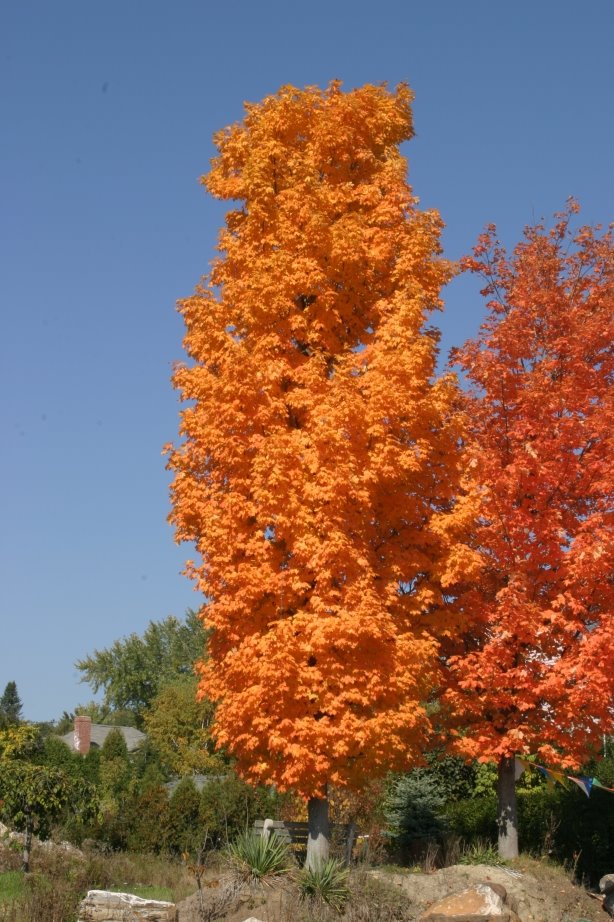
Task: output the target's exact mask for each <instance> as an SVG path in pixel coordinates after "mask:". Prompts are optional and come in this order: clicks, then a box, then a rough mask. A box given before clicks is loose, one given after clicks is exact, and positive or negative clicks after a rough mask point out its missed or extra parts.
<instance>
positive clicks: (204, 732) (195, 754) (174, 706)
mask: <svg viewBox="0 0 614 922" xmlns="http://www.w3.org/2000/svg"><path fill="white" fill-rule="evenodd" d="M197 685H198V681H197V679H196V676H191V675H188V676H181V677H180V678H179V679H176V680H175V681H174V682H170V683H169V684H168V685H165V686H164V687H163V688H162V689H160V691H159V692H158V694H157V695H156V697H155V698H154V700H153V702H152V705H151V707H150V708H149V710H148V711H146V713H145V716H144V722H145V731H146V732H147V735H148V737H149V740H150V742H151V743H152V745H153V746H154V747H155V748H156V750H157V751H158V753H159V756H160V762H161V764H162V766H163V768H164V769H165V770H166V771H167V772H168V773H169V774H171V775H178V776H179V777H183V776H184V775H191V774H195V773H201V774H214V775H216V774H220V772H225V771H226V768H227V765H226V763H225V761H224V759H223V758H222V757H221V756H220V755H219V754H215V753H214V744H213V741H212V739H211V735H210V733H209V727H210V724H211V721H212V719H213V711H214V707H213V704H212V703H211V702H210V701H208V700H207V699H203V700H201V701H198V700H197V699H196V692H197Z"/></svg>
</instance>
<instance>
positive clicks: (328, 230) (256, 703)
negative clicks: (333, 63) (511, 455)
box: [169, 83, 474, 796]
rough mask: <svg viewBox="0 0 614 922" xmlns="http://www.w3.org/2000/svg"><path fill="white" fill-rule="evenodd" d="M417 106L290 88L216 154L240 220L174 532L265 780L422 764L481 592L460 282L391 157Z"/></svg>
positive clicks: (191, 337) (356, 774)
mask: <svg viewBox="0 0 614 922" xmlns="http://www.w3.org/2000/svg"><path fill="white" fill-rule="evenodd" d="M411 98H412V96H411V92H410V91H409V89H408V88H407V87H405V86H400V87H398V88H397V90H396V91H395V92H389V91H388V90H387V89H386V88H384V87H379V86H377V87H376V86H364V87H362V88H360V89H357V90H353V91H351V92H348V93H343V92H342V91H341V88H340V85H339V84H337V83H335V84H332V85H331V86H330V87H329V88H328V89H327V90H326V91H321V90H320V89H318V88H315V87H310V88H307V89H305V90H298V89H295V88H294V87H284V88H282V89H281V90H280V91H279V93H278V94H276V95H275V96H271V97H269V98H267V99H265V100H264V101H263V102H262V103H259V104H256V105H252V104H249V105H246V115H245V118H244V120H243V122H242V123H241V124H237V125H233V126H231V127H230V128H227V129H225V130H224V131H222V132H220V133H219V134H218V135H217V136H216V144H217V148H218V156H217V157H216V158H215V159H214V160H213V161H212V166H211V170H210V172H209V173H208V174H207V175H206V176H205V177H204V178H203V183H204V185H205V187H206V188H207V189H208V190H209V192H210V193H211V194H213V195H214V196H216V197H218V198H223V199H233V200H236V206H235V207H234V210H232V211H230V212H229V214H228V215H227V218H226V225H225V227H224V229H223V230H222V232H221V234H220V242H219V257H218V258H217V260H216V261H215V262H214V264H213V267H212V270H211V273H210V274H209V276H207V277H206V278H204V279H203V280H202V283H201V285H200V286H199V287H198V289H197V290H196V292H195V294H194V295H193V296H192V297H189V298H186V299H185V300H184V301H183V302H181V304H180V309H181V311H182V313H183V316H184V319H185V323H186V328H187V332H186V337H185V348H186V351H187V353H188V355H189V357H190V359H191V360H192V361H191V364H190V365H186V366H183V367H180V368H178V369H177V371H176V373H175V378H174V381H175V386H176V387H177V388H178V390H179V392H180V394H181V397H182V398H183V399H184V400H185V401H188V402H189V403H188V406H187V407H186V408H185V409H184V410H183V412H182V423H181V435H182V436H183V442H182V443H181V444H180V445H178V446H177V447H176V448H175V449H174V450H173V451H172V452H171V454H170V461H169V465H170V468H171V469H172V470H173V471H174V475H175V477H174V483H173V487H172V499H173V513H172V517H171V518H172V521H173V522H174V524H175V526H176V533H177V538H178V540H188V541H194V542H195V543H196V547H197V550H198V553H199V560H198V561H197V562H195V563H194V565H193V568H192V571H191V572H192V575H193V576H194V578H195V580H196V581H197V586H198V588H199V589H200V591H202V593H203V594H204V595H206V596H207V597H208V599H210V602H209V604H207V605H206V607H205V608H204V609H203V614H204V617H205V620H206V624H207V625H208V626H210V627H211V628H212V629H213V631H212V635H211V641H210V650H209V654H210V655H209V659H208V661H207V663H206V664H204V665H203V666H202V672H201V688H202V691H203V693H204V694H206V695H209V696H211V697H212V698H214V699H216V700H217V701H218V702H219V704H218V709H217V717H216V723H215V728H214V733H215V734H216V736H217V739H218V741H219V742H220V743H221V744H223V745H225V746H227V747H228V749H229V750H231V751H232V752H233V753H234V755H235V756H236V758H237V759H238V766H239V768H240V769H241V770H242V771H243V773H244V774H245V775H247V776H248V777H250V778H252V779H253V780H258V781H263V782H275V783H276V784H277V785H279V787H280V788H282V789H283V788H288V787H291V788H294V789H296V790H298V791H300V792H301V793H302V794H303V795H305V796H316V795H317V794H318V793H321V792H322V791H323V789H324V786H325V784H326V783H327V782H333V783H335V784H339V785H348V786H356V787H359V786H360V785H361V783H362V780H363V779H365V778H367V777H369V776H370V775H373V774H378V773H381V772H383V771H385V770H386V769H387V768H395V767H396V768H401V767H403V766H405V765H407V764H409V763H410V762H411V760H412V759H413V758H414V757H415V755H416V754H417V753H419V751H420V750H421V748H422V745H423V742H424V736H425V733H426V732H427V731H428V719H427V716H426V713H425V709H424V701H425V700H426V698H427V697H428V695H429V694H430V693H431V691H432V689H433V688H434V687H435V686H436V684H437V681H438V677H437V670H438V656H437V654H438V651H439V642H440V640H441V639H442V638H445V637H446V636H448V635H453V634H454V633H455V631H456V628H457V626H456V623H455V617H456V615H455V613H454V611H453V609H452V606H451V605H450V604H449V600H448V601H447V600H446V596H444V589H445V591H446V592H450V593H452V592H453V589H454V587H455V585H456V584H457V582H458V581H459V579H461V578H462V577H465V576H466V575H467V574H468V573H470V572H471V567H472V565H473V560H474V555H473V552H472V551H471V550H470V549H467V548H465V547H464V546H463V545H462V544H461V543H459V542H458V540H457V539H458V537H459V536H462V535H463V534H464V529H465V526H466V520H467V517H468V510H466V509H465V506H464V505H463V503H462V502H460V503H458V504H456V505H455V503H454V497H455V496H456V495H457V494H458V485H459V478H460V457H459V451H460V449H459V436H460V435H461V433H462V426H463V422H462V419H461V417H460V415H459V413H458V394H457V391H456V388H455V385H454V382H453V380H451V379H449V378H443V379H441V380H439V381H437V382H434V381H433V372H434V363H435V357H436V336H435V335H434V333H433V332H432V331H429V330H428V329H426V328H425V323H426V321H427V319H428V316H429V314H430V312H431V311H432V310H433V309H435V308H438V307H439V306H440V289H441V286H442V285H443V284H444V283H445V281H446V280H447V279H448V278H449V275H450V268H449V266H448V265H447V264H446V263H445V261H443V260H442V259H441V257H440V248H439V235H440V231H441V220H440V217H439V215H438V214H437V213H436V212H432V211H428V212H422V211H420V210H419V209H418V207H417V203H416V200H415V199H414V197H413V195H412V192H411V190H410V188H409V187H408V185H407V182H406V168H407V164H406V162H405V160H404V159H403V157H401V155H400V153H399V150H398V145H399V144H400V143H401V142H402V141H405V140H407V139H409V138H410V137H411V136H412V134H413V129H412V118H411V108H410V103H411Z"/></svg>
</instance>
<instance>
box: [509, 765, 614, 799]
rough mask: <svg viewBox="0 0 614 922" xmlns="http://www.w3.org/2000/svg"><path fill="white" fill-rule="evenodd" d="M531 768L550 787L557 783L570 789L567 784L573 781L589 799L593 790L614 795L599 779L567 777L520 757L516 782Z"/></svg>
mask: <svg viewBox="0 0 614 922" xmlns="http://www.w3.org/2000/svg"><path fill="white" fill-rule="evenodd" d="M529 768H535V769H537V771H538V772H540V773H541V774H542V775H543V776H544V778H545V779H546V781H547V783H548V785H549V786H550V785H553V784H554V782H555V781H557V782H558V783H559V784H562V785H563V787H565V788H566V787H568V784H567V782H568V781H573V783H574V784H577V785H578V787H579V788H580V790H581V791H583V793H584V794H586V796H587V797H590V794H591V790H592V789H593V788H601V790H602V791H610V793H612V794H614V788H609V787H606V785H605V784H602V783H601V781H599V779H598V778H587V776H586V775H577V776H576V775H565V774H563V772H555V771H552V769H550V768H546V766H545V765H538V764H537V762H529V761H528V759H520V758H518V757H516V759H515V778H516V781H518V779H519V778H520V776H521V775H522V774H523V772H525V771H526V770H527V769H529Z"/></svg>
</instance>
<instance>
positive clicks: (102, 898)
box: [77, 890, 177, 922]
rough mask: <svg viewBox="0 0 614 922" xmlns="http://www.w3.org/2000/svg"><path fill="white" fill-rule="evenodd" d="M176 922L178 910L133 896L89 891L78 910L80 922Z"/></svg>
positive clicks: (169, 905)
mask: <svg viewBox="0 0 614 922" xmlns="http://www.w3.org/2000/svg"><path fill="white" fill-rule="evenodd" d="M128 920H130V922H177V907H176V906H175V904H174V903H166V902H163V901H162V900H144V899H143V898H142V897H140V896H134V894H132V893H113V892H112V891H110V890H89V891H88V894H87V896H86V897H85V899H84V900H82V901H81V905H80V906H79V918H78V920H77V922H128Z"/></svg>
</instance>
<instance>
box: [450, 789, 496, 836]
mask: <svg viewBox="0 0 614 922" xmlns="http://www.w3.org/2000/svg"><path fill="white" fill-rule="evenodd" d="M445 809H446V817H447V820H448V824H449V827H450V830H451V831H452V832H454V833H456V835H458V836H460V837H461V838H462V839H464V840H465V841H466V842H469V843H470V842H472V841H474V840H476V839H483V840H484V841H486V842H496V841H497V799H496V797H494V796H490V797H480V798H469V799H468V800H459V801H458V802H457V803H451V804H447V805H446V808H445Z"/></svg>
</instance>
